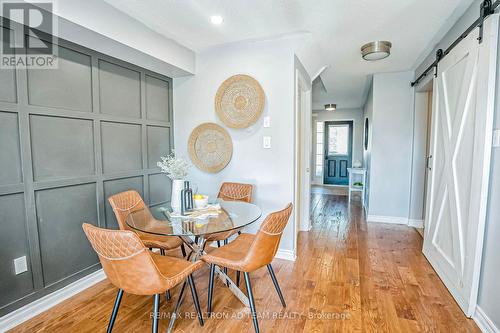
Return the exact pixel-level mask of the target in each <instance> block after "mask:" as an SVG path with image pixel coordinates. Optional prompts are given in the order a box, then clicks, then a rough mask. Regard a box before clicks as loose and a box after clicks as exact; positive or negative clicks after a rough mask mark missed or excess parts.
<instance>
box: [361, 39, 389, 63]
mask: <svg viewBox="0 0 500 333" xmlns="http://www.w3.org/2000/svg"><path fill="white" fill-rule="evenodd" d="M391 47H392V43H391V42H388V41H386V40H379V41H376V42H370V43H367V44H365V45H363V46H361V54H362V55H363V59H365V60H367V61H376V60H381V59H384V58H387V57H388V56H389V55H391Z"/></svg>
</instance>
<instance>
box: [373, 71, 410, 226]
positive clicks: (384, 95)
mask: <svg viewBox="0 0 500 333" xmlns="http://www.w3.org/2000/svg"><path fill="white" fill-rule="evenodd" d="M413 76H414V74H413V71H407V72H397V73H381V74H375V75H374V76H373V115H372V121H371V123H372V131H371V132H372V140H371V141H372V144H371V152H370V205H369V210H368V220H373V221H376V220H377V221H381V220H382V219H388V220H391V221H392V222H396V221H397V222H399V223H407V222H408V216H409V205H410V183H411V160H412V158H411V157H412V156H411V155H412V140H413V97H414V94H413V88H411V87H410V85H409V82H410V81H411V80H412V79H413Z"/></svg>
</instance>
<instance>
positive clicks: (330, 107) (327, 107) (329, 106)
mask: <svg viewBox="0 0 500 333" xmlns="http://www.w3.org/2000/svg"><path fill="white" fill-rule="evenodd" d="M325 110H326V111H335V110H337V104H325Z"/></svg>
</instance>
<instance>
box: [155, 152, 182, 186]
mask: <svg viewBox="0 0 500 333" xmlns="http://www.w3.org/2000/svg"><path fill="white" fill-rule="evenodd" d="M156 165H157V166H158V167H159V168H160V169H161V172H163V173H166V174H167V176H168V178H170V179H172V180H179V179H184V178H186V176H187V174H188V171H189V168H190V167H191V165H190V164H189V163H188V161H186V160H185V159H183V158H182V157H179V156H177V154H176V153H175V151H174V150H172V153H170V154H169V155H167V156H165V157H164V156H162V157H161V162H158V163H156Z"/></svg>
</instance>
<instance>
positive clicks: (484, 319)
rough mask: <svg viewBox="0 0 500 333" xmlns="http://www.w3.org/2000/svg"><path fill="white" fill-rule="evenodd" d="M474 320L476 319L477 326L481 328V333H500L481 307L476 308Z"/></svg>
mask: <svg viewBox="0 0 500 333" xmlns="http://www.w3.org/2000/svg"><path fill="white" fill-rule="evenodd" d="M472 319H474V321H475V322H476V324H477V326H479V329H480V330H481V332H483V333H500V329H499V328H498V327H496V326H495V324H494V323H493V321H492V320H491V319H490V318H489V317H488V316H487V315H486V313H484V311H483V310H482V309H481V308H480V307H479V306H477V307H476V312H475V313H474V316H473V317H472Z"/></svg>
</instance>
